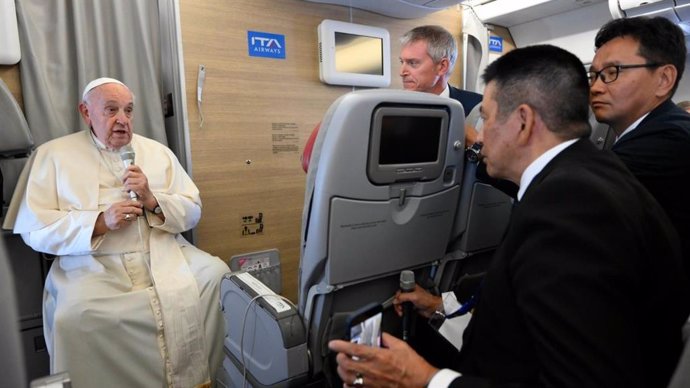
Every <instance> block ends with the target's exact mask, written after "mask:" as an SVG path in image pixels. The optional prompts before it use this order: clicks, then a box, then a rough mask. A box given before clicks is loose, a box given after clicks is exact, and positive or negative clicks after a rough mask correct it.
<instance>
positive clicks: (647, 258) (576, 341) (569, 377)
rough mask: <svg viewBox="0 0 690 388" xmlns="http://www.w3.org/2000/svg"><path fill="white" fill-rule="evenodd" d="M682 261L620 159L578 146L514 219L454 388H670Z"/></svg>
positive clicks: (686, 308) (688, 298)
mask: <svg viewBox="0 0 690 388" xmlns="http://www.w3.org/2000/svg"><path fill="white" fill-rule="evenodd" d="M680 255H681V254H680V245H679V242H678V238H677V235H676V234H675V231H674V230H673V227H672V226H671V224H670V222H669V221H668V219H667V218H666V217H665V215H664V213H663V211H662V210H661V208H660V207H659V205H658V204H657V203H656V201H655V200H654V199H653V197H652V196H651V195H650V194H649V193H648V192H647V190H645V189H644V187H643V186H642V185H641V184H640V183H639V182H638V181H637V180H636V179H635V178H634V177H633V176H632V175H631V174H630V172H629V171H628V170H627V169H626V168H625V166H624V165H623V164H622V163H621V162H620V160H619V159H618V158H616V157H615V156H614V155H613V154H612V153H611V152H609V151H603V152H602V151H599V150H598V149H596V148H595V146H594V145H593V144H592V143H591V142H590V141H589V140H587V139H581V140H579V141H577V142H576V143H574V144H573V145H571V146H570V147H568V148H566V149H565V150H564V151H562V152H561V153H560V154H558V155H557V156H556V157H555V158H554V159H552V160H551V162H550V163H549V164H548V165H547V166H546V167H545V168H544V169H543V170H542V171H541V172H540V173H539V174H538V175H537V176H536V177H535V178H534V180H533V181H532V183H531V184H530V186H529V187H528V189H527V191H526V192H525V195H524V197H523V198H522V200H521V201H520V203H519V204H518V205H517V206H516V207H515V209H514V210H513V214H512V218H511V223H510V225H509V226H508V229H507V231H506V235H505V238H504V240H503V243H502V244H501V246H500V247H499V248H498V250H497V251H496V253H495V255H494V259H493V263H492V266H491V268H490V269H489V271H488V272H487V275H486V277H485V278H484V282H483V286H482V289H481V294H480V296H479V302H478V305H477V306H476V309H475V311H474V314H473V316H472V319H471V321H470V324H469V326H468V328H467V330H466V331H465V334H464V344H463V347H462V350H461V352H460V355H459V360H458V363H459V365H458V368H457V369H458V371H459V372H460V373H462V374H463V375H465V376H464V377H459V378H458V379H456V380H455V381H454V382H453V384H452V385H451V387H478V386H505V387H508V386H510V387H559V388H560V387H578V388H580V387H605V388H609V387H626V388H633V387H664V386H665V385H666V384H667V382H668V380H669V378H670V375H671V372H672V370H673V368H674V367H675V362H676V361H677V358H678V356H679V354H680V350H681V346H682V344H681V332H680V329H681V326H682V324H683V322H684V321H685V319H686V318H687V316H688V313H690V292H689V291H688V289H687V288H688V284H687V280H686V279H684V277H683V273H682V272H681V271H680V269H681V256H680ZM478 377H480V378H484V379H485V380H484V381H483V382H480V381H479V380H478V379H477V378H478ZM482 384H486V385H482Z"/></svg>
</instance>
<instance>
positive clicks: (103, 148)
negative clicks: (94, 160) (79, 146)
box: [89, 129, 134, 152]
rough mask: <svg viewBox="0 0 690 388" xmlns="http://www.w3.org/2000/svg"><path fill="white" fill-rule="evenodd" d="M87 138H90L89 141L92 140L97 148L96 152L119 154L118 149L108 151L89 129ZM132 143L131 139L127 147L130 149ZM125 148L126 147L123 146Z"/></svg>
mask: <svg viewBox="0 0 690 388" xmlns="http://www.w3.org/2000/svg"><path fill="white" fill-rule="evenodd" d="M89 136H91V139H92V140H93V144H95V145H96V148H97V149H98V150H101V151H108V152H120V149H116V150H111V149H109V148H108V147H106V146H105V144H103V142H101V141H100V140H98V138H97V137H96V135H95V134H94V133H93V131H92V130H90V129H89ZM133 142H134V138H132V141H130V142H129V144H128V145H129V146H130V147H131V145H132V143H133ZM125 147H126V146H125Z"/></svg>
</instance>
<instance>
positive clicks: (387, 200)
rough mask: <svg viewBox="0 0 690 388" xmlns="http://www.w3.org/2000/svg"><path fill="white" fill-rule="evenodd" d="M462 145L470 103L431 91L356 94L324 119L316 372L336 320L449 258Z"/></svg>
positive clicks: (311, 226) (308, 211) (312, 185)
mask: <svg viewBox="0 0 690 388" xmlns="http://www.w3.org/2000/svg"><path fill="white" fill-rule="evenodd" d="M463 142H464V112H463V109H462V106H461V105H460V104H459V103H458V102H457V101H455V100H452V99H449V98H444V97H439V96H436V95H432V94H428V93H417V92H408V91H401V90H365V91H357V92H352V93H348V94H346V95H344V96H342V97H341V98H339V99H338V100H337V101H336V102H334V103H333V104H332V106H331V107H330V109H329V110H328V112H327V113H326V116H325V117H324V120H323V122H322V125H321V129H320V131H319V134H318V136H317V138H316V141H315V145H314V149H313V153H312V157H311V160H310V164H309V170H308V176H307V187H306V193H305V204H304V213H303V223H302V228H303V229H302V247H301V248H302V250H301V256H300V277H299V289H298V293H299V306H298V307H299V312H300V314H301V315H302V317H303V319H304V321H305V325H306V327H307V330H308V333H309V334H308V338H307V339H308V341H309V349H310V351H311V359H312V372H313V373H318V372H320V371H321V369H322V363H323V360H324V358H325V356H326V354H327V349H326V345H325V342H326V341H325V339H324V336H325V335H326V334H327V333H326V332H327V330H326V328H327V326H328V324H329V319H330V317H332V316H333V315H335V314H338V313H342V312H350V311H354V310H357V309H359V308H361V307H362V306H364V305H367V304H370V303H382V302H384V301H385V300H386V299H388V298H390V297H391V295H393V294H394V293H395V291H396V290H397V289H398V287H399V274H400V271H401V270H405V269H416V268H423V267H425V266H428V265H430V264H431V263H435V262H438V260H440V259H441V258H443V256H444V254H445V252H446V249H447V246H448V244H449V242H450V239H451V231H452V228H453V223H454V218H455V215H456V209H457V206H458V201H459V197H460V180H461V176H460V174H459V173H458V172H461V171H463V164H464V157H463V149H464V147H463ZM384 324H385V323H384Z"/></svg>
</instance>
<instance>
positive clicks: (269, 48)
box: [247, 31, 285, 59]
mask: <svg viewBox="0 0 690 388" xmlns="http://www.w3.org/2000/svg"><path fill="white" fill-rule="evenodd" d="M247 46H248V48H249V56H250V57H267V58H279V59H285V35H279V34H270V33H268V32H258V31H247Z"/></svg>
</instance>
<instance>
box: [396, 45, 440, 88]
mask: <svg viewBox="0 0 690 388" xmlns="http://www.w3.org/2000/svg"><path fill="white" fill-rule="evenodd" d="M426 49H427V43H426V42H425V41H421V40H418V41H415V42H411V43H409V44H407V45H405V46H403V47H402V48H401V50H400V78H402V83H403V88H405V90H413V91H417V92H426V93H436V94H440V93H441V92H442V91H443V89H444V88H445V85H439V84H440V83H442V82H443V76H444V75H445V73H446V71H447V66H444V65H443V64H442V63H434V61H433V60H432V59H431V57H430V56H429V54H427V50H426ZM443 61H445V62H447V61H448V60H447V59H445V58H444V59H443ZM439 88H440V89H439ZM436 89H438V91H436Z"/></svg>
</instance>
